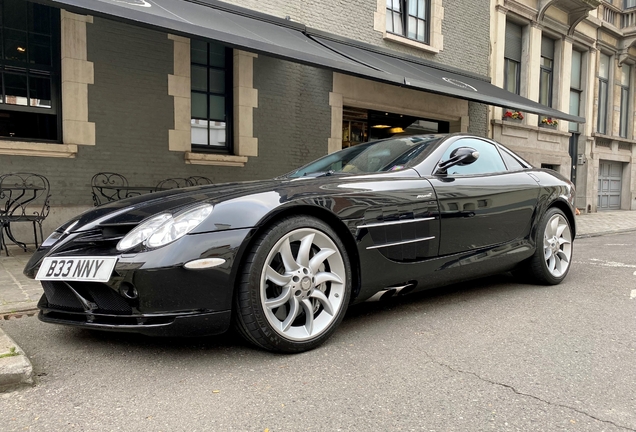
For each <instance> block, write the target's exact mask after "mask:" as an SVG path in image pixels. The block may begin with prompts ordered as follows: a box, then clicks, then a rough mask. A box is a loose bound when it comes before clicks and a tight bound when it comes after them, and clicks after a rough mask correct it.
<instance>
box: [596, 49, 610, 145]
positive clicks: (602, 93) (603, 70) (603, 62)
mask: <svg viewBox="0 0 636 432" xmlns="http://www.w3.org/2000/svg"><path fill="white" fill-rule="evenodd" d="M609 74H610V57H609V56H608V55H605V54H603V53H600V62H599V68H598V122H597V125H596V129H597V132H598V133H601V134H606V133H607V103H608V100H609V98H608V94H607V93H608V90H609Z"/></svg>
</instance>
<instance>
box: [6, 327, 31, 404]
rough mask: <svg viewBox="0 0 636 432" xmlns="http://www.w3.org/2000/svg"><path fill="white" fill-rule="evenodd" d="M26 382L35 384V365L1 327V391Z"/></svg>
mask: <svg viewBox="0 0 636 432" xmlns="http://www.w3.org/2000/svg"><path fill="white" fill-rule="evenodd" d="M3 355H4V356H5V357H2V356H3ZM25 384H33V366H32V365H31V362H30V361H29V359H28V358H27V356H26V354H25V353H24V351H22V348H20V347H19V346H18V344H16V343H15V341H14V340H13V339H11V338H10V337H9V336H8V335H7V334H6V333H5V332H4V331H3V330H2V329H0V391H2V390H7V389H9V388H12V387H16V386H20V385H25Z"/></svg>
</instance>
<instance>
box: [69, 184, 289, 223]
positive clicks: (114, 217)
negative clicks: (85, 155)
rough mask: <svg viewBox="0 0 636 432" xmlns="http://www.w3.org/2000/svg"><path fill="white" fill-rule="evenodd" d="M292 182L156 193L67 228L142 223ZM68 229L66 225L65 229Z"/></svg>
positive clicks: (91, 213) (97, 211) (92, 213)
mask: <svg viewBox="0 0 636 432" xmlns="http://www.w3.org/2000/svg"><path fill="white" fill-rule="evenodd" d="M288 182H289V180H286V179H284V180H283V179H278V180H261V181H250V182H236V183H224V184H218V185H204V186H194V187H189V188H182V189H171V190H168V191H162V192H154V193H150V194H145V195H140V196H136V197H131V198H126V199H122V200H118V201H112V202H109V203H107V204H104V205H101V206H99V207H95V208H93V209H90V210H88V211H86V212H84V213H82V214H80V215H79V216H77V217H76V218H74V219H72V220H71V221H70V222H69V223H67V224H65V226H68V225H70V223H72V222H74V221H78V222H77V224H75V226H74V227H73V229H72V230H73V231H74V232H76V231H88V230H90V229H93V228H94V227H95V226H96V225H103V224H107V225H118V224H122V225H128V224H131V225H132V224H138V223H139V222H141V221H142V220H144V219H146V218H147V217H150V216H152V215H155V214H158V213H162V212H168V213H174V212H177V211H179V210H181V209H184V208H188V207H190V206H193V205H196V204H202V203H209V204H218V203H219V202H222V201H227V200H232V199H234V198H237V197H241V196H245V195H248V194H258V193H260V192H264V191H271V190H273V189H277V188H279V187H280V186H281V185H282V184H283V183H288ZM63 227H64V226H63Z"/></svg>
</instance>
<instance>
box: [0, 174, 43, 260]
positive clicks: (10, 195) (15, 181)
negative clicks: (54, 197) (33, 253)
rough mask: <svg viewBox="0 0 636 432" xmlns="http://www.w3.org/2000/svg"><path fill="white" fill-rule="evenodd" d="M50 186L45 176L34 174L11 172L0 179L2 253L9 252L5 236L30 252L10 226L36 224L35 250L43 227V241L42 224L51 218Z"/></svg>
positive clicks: (0, 236)
mask: <svg viewBox="0 0 636 432" xmlns="http://www.w3.org/2000/svg"><path fill="white" fill-rule="evenodd" d="M50 191H51V186H50V183H49V181H48V179H47V178H46V177H44V176H43V175H40V174H33V173H11V174H4V175H1V176H0V250H1V249H2V248H3V247H4V248H5V251H6V254H7V256H8V255H9V251H8V250H7V249H6V247H7V244H6V240H5V234H6V236H7V238H8V239H9V240H11V241H12V242H13V243H15V244H16V245H18V246H20V247H21V248H22V249H24V251H26V250H27V247H26V244H25V243H24V242H21V241H18V240H17V239H16V238H15V237H14V235H13V232H12V231H11V224H15V223H18V222H30V223H32V224H33V236H34V238H35V247H36V248H37V247H38V246H39V244H38V233H37V227H38V226H39V228H40V241H44V233H43V231H42V222H44V219H46V217H47V216H48V215H49V210H50V204H49V199H50V198H51V194H50Z"/></svg>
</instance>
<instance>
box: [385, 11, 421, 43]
mask: <svg viewBox="0 0 636 432" xmlns="http://www.w3.org/2000/svg"><path fill="white" fill-rule="evenodd" d="M430 10H431V7H430V0H386V31H387V32H389V33H394V34H397V35H400V36H404V37H406V38H408V39H413V40H416V41H418V42H422V43H425V44H428V43H429V41H430Z"/></svg>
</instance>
